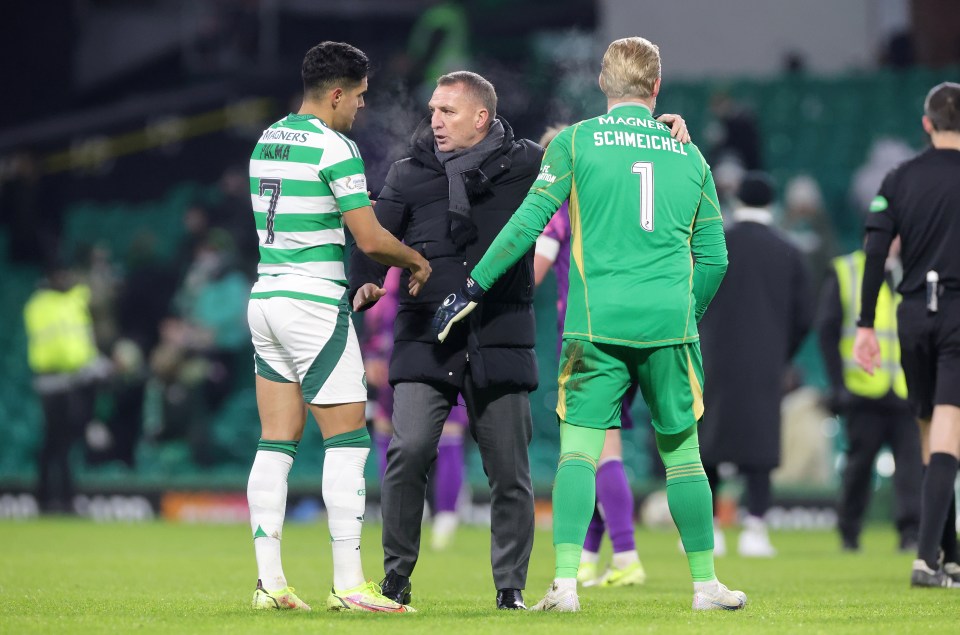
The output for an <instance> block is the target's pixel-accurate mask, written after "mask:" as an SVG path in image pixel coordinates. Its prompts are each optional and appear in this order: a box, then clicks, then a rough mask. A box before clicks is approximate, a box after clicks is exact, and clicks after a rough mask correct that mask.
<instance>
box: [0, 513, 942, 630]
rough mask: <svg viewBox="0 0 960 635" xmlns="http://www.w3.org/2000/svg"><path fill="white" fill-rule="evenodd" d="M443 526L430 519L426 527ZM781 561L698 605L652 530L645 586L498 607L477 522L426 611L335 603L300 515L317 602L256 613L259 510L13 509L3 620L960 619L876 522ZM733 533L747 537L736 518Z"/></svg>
mask: <svg viewBox="0 0 960 635" xmlns="http://www.w3.org/2000/svg"><path fill="white" fill-rule="evenodd" d="M379 529H380V528H379V526H377V525H370V526H369V527H367V529H366V532H365V534H364V547H363V555H364V565H365V571H366V574H367V576H368V577H371V578H374V579H379V578H380V577H381V568H380V557H381V551H380V545H379V538H380V530H379ZM426 538H427V535H426V532H425V542H427V541H426ZM773 540H774V543H775V544H776V546H777V547H778V548H779V550H780V555H779V556H778V557H776V558H773V559H770V560H748V559H743V558H739V557H737V556H727V557H725V558H720V559H718V564H717V569H718V574H719V576H720V579H721V580H723V581H724V582H726V583H727V584H728V585H729V586H731V587H732V588H738V589H742V590H744V591H745V592H746V593H747V595H748V596H749V603H748V605H747V608H746V609H745V610H744V611H739V612H729V613H728V612H723V611H711V612H708V613H694V612H693V611H691V610H690V600H691V596H692V593H691V587H690V582H689V577H688V573H687V567H686V563H685V560H684V558H683V556H682V555H681V554H680V553H679V552H678V551H677V538H676V533H675V532H672V531H648V530H642V531H640V532H639V533H638V541H637V544H638V548H639V550H640V554H641V557H642V559H643V563H644V565H645V566H646V569H647V573H648V581H647V583H646V584H645V585H644V586H642V587H634V588H628V589H613V590H607V589H586V590H583V591H581V602H582V604H583V612H582V613H580V614H576V615H570V614H536V613H513V612H498V611H496V610H495V609H494V595H495V591H494V588H493V583H492V580H491V577H490V561H489V556H488V553H489V551H488V549H489V533H488V532H487V531H486V530H483V529H479V528H472V527H468V528H464V529H462V530H461V531H460V533H458V535H457V537H456V540H455V543H454V546H453V547H452V548H451V549H450V550H449V551H447V552H444V553H433V552H430V551H429V550H425V551H424V553H423V556H422V557H421V559H420V563H419V565H418V568H417V571H416V573H415V576H414V578H413V582H414V606H416V607H417V608H418V609H419V612H418V613H416V614H413V615H369V614H362V615H361V614H348V615H344V614H335V613H328V612H326V611H324V610H322V608H323V604H324V599H325V598H326V593H327V591H328V589H329V586H330V583H331V579H332V577H331V571H330V551H329V546H328V542H327V533H326V526H325V524H323V523H312V524H288V525H287V527H286V528H285V530H284V569H285V572H286V574H287V577H288V580H289V581H290V582H291V584H293V585H294V586H296V587H297V592H298V594H300V596H301V597H302V598H303V599H304V600H306V601H307V602H308V603H311V604H313V606H314V607H315V610H314V611H313V612H312V613H304V614H290V613H278V612H269V613H268V612H253V611H252V610H250V608H249V601H250V597H251V595H252V592H253V587H254V585H255V583H256V568H255V565H254V560H253V548H252V545H251V541H250V535H249V529H248V528H247V527H246V526H243V525H227V526H210V525H208V526H192V525H171V524H165V523H159V522H158V523H150V524H130V525H128V524H95V523H91V522H85V521H79V520H76V521H75V520H41V521H33V522H0V545H2V547H0V574H2V575H0V598H2V602H0V633H56V634H73V633H230V634H231V635H240V634H242V633H255V634H258V635H274V634H280V633H312V634H315V633H363V634H365V635H366V634H370V633H391V635H394V634H395V635H400V634H403V633H418V634H424V633H426V634H428V635H433V634H436V635H441V634H445V633H456V635H470V634H472V633H499V632H522V633H524V635H534V634H537V633H544V634H546V633H550V634H551V635H557V634H558V633H562V634H563V635H567V634H568V633H581V632H582V633H605V634H611V633H617V632H620V633H638V632H657V633H681V632H682V633H709V634H710V635H716V634H721V633H737V634H741V633H776V634H778V635H780V634H783V633H870V634H871V635H880V634H885V633H913V632H943V633H946V632H956V628H957V625H958V624H960V590H951V589H943V590H940V589H934V590H911V589H910V588H909V587H908V578H909V569H910V562H911V556H910V555H904V554H898V553H896V552H895V550H894V545H895V536H894V534H893V532H892V531H890V530H886V529H880V528H876V529H872V530H871V531H869V532H868V533H867V534H866V535H865V536H864V541H863V547H864V549H863V551H862V552H861V553H860V554H842V553H840V552H839V550H838V546H837V544H838V543H837V539H836V537H835V535H834V534H832V533H827V532H808V533H800V532H789V533H777V534H775V535H774V536H773ZM728 542H729V543H730V544H731V545H735V544H736V539H735V533H734V532H730V533H729V534H728ZM552 553H553V552H552V547H551V544H550V534H549V532H545V531H538V532H537V536H536V541H535V546H534V552H533V558H532V561H531V566H530V573H529V577H528V589H527V591H526V599H527V601H528V603H529V604H533V603H534V602H536V601H537V600H538V599H539V598H540V597H541V595H542V594H543V592H544V591H545V590H546V588H547V585H548V584H549V581H550V579H551V577H552Z"/></svg>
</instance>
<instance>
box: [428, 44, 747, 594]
mask: <svg viewBox="0 0 960 635" xmlns="http://www.w3.org/2000/svg"><path fill="white" fill-rule="evenodd" d="M600 88H601V89H602V90H603V92H604V94H605V95H606V96H607V107H608V113H607V114H605V115H601V116H599V117H594V118H593V119H588V120H585V121H581V122H580V123H577V124H574V125H573V126H570V127H569V128H566V129H565V130H563V131H561V132H560V133H559V134H558V135H557V137H556V138H555V139H554V140H553V141H552V142H551V143H550V145H549V147H548V148H547V151H546V154H545V155H544V158H543V166H542V168H541V171H540V175H539V176H538V177H537V180H536V181H535V182H534V184H533V186H532V187H531V189H530V192H529V193H528V194H527V197H526V199H524V201H523V204H522V205H521V206H520V208H519V209H518V210H517V212H516V213H515V214H514V215H513V217H512V218H511V219H510V221H509V222H508V223H507V225H506V226H505V227H504V229H503V230H502V231H501V232H500V234H499V236H497V238H496V240H494V242H493V244H492V245H491V246H490V248H489V249H488V250H487V252H486V254H485V255H484V257H483V258H482V259H481V260H480V262H479V263H478V264H477V265H476V267H474V269H473V271H472V274H471V277H470V278H468V279H467V283H466V284H465V285H464V287H463V288H462V289H461V290H460V291H458V292H456V293H452V294H450V296H448V297H447V298H446V300H445V301H444V303H443V306H441V307H440V308H439V309H438V310H437V314H436V317H435V318H434V328H435V330H436V332H437V335H438V337H439V339H440V340H441V341H442V340H443V339H445V338H446V335H447V334H448V333H449V331H450V327H451V326H452V325H453V324H454V323H455V322H457V321H458V320H460V319H462V318H463V317H464V316H465V315H466V314H468V313H469V312H470V311H472V310H473V308H474V307H475V306H476V304H477V303H478V302H481V301H482V299H481V298H482V296H483V293H484V291H485V290H486V289H489V288H490V287H491V286H492V285H493V283H494V282H495V281H496V280H497V278H498V277H499V276H500V275H501V274H502V273H503V272H504V271H505V270H506V269H507V268H508V267H510V266H511V265H512V264H513V263H514V262H516V260H517V259H518V258H520V257H521V256H522V255H523V254H525V253H526V252H527V251H529V250H530V248H531V247H533V245H534V243H535V242H536V240H537V237H538V236H539V235H540V233H541V232H542V231H543V229H544V227H545V226H546V224H547V222H548V221H549V220H550V217H551V216H553V214H554V212H556V211H557V209H558V208H559V207H560V205H561V204H562V202H563V201H564V200H567V199H569V201H570V205H569V213H570V225H571V259H572V261H573V264H574V266H573V267H572V268H571V270H570V288H569V295H568V298H567V302H568V304H567V313H566V322H565V324H564V333H563V350H562V353H561V360H560V369H559V378H558V383H559V395H558V401H557V418H558V419H559V422H560V460H559V466H558V468H557V475H556V480H555V482H554V489H553V542H554V546H555V549H556V575H555V578H554V582H553V584H552V585H551V587H550V589H549V591H548V592H547V595H546V597H544V598H543V600H541V601H540V602H539V603H538V604H537V605H536V606H534V609H535V610H541V611H578V610H580V601H579V599H578V597H577V579H576V577H577V569H578V565H579V563H580V553H581V550H582V546H583V541H584V536H585V535H586V530H587V525H588V524H589V523H590V517H591V515H592V514H593V509H594V503H595V495H596V491H595V485H594V484H595V480H596V472H597V463H598V460H599V458H600V455H601V450H602V448H603V444H604V437H605V431H606V430H607V429H608V428H611V427H619V425H620V408H621V402H622V400H623V396H624V393H625V392H626V390H627V388H628V387H629V385H630V383H631V381H636V382H637V383H638V384H639V385H640V390H641V392H642V394H643V398H644V400H645V401H646V403H647V405H648V406H649V408H650V413H651V416H652V424H653V426H654V428H655V431H656V440H657V448H658V450H659V451H660V456H661V458H662V459H663V463H664V466H665V467H666V471H667V500H668V503H669V505H670V512H671V515H672V516H673V519H674V522H675V523H676V525H677V528H678V529H679V530H680V537H681V539H682V541H683V545H684V550H685V551H686V555H687V560H688V563H689V566H690V573H691V577H692V578H693V587H694V595H693V608H694V609H696V610H705V609H726V610H735V609H740V608H743V606H744V605H745V604H746V601H747V598H746V595H745V594H744V593H743V592H741V591H731V590H729V589H727V587H725V586H724V585H723V584H721V583H720V582H719V581H718V580H717V577H716V574H715V572H714V563H713V520H712V516H713V514H712V506H713V505H712V495H711V493H710V486H709V484H708V482H707V476H706V474H705V473H704V470H703V464H702V463H701V460H700V450H699V445H698V441H697V422H698V421H699V420H700V418H701V417H702V416H703V398H702V395H703V393H702V385H703V369H702V364H701V360H700V347H699V335H698V333H697V322H698V321H699V319H700V317H701V316H702V315H703V313H704V311H706V309H707V305H708V304H709V303H710V300H711V299H712V298H713V295H714V294H715V293H716V290H717V288H718V287H719V285H720V281H721V280H722V279H723V274H724V272H725V271H726V267H727V250H726V244H725V242H724V235H723V223H722V218H721V215H720V209H719V207H718V205H717V193H716V187H715V186H714V183H713V176H712V175H711V173H710V168H709V166H708V165H707V163H706V161H705V160H704V158H703V156H702V155H701V153H700V151H699V150H698V149H697V147H696V146H695V145H693V144H691V143H687V144H683V143H680V142H679V141H677V140H676V139H672V138H671V137H670V132H669V130H668V129H667V128H666V126H663V125H662V124H660V123H658V122H657V121H656V120H654V118H653V116H652V115H651V112H652V110H653V107H654V104H655V102H656V96H657V94H658V93H659V92H660V52H659V49H658V48H657V46H656V45H654V44H652V43H651V42H649V41H648V40H645V39H643V38H640V37H631V38H625V39H621V40H617V41H615V42H613V43H612V44H611V45H610V46H609V48H608V49H607V52H606V53H605V54H604V57H603V64H602V70H601V73H600ZM694 260H695V262H694Z"/></svg>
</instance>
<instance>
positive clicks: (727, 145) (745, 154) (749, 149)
mask: <svg viewBox="0 0 960 635" xmlns="http://www.w3.org/2000/svg"><path fill="white" fill-rule="evenodd" d="M710 112H711V113H712V114H713V121H712V122H711V123H710V125H709V126H708V127H707V140H708V141H709V143H710V163H711V164H716V163H719V162H720V161H721V160H723V159H724V158H725V157H733V158H735V159H737V160H738V161H740V163H741V165H743V167H744V168H746V169H747V170H759V169H760V168H762V167H763V160H762V158H761V155H760V129H759V127H758V125H757V117H756V115H754V114H753V111H752V110H750V109H749V108H747V107H746V106H744V105H743V104H740V103H738V102H737V101H736V100H734V98H733V97H731V96H730V94H729V93H727V92H726V91H722V90H721V91H718V92H716V93H714V94H713V97H711V99H710Z"/></svg>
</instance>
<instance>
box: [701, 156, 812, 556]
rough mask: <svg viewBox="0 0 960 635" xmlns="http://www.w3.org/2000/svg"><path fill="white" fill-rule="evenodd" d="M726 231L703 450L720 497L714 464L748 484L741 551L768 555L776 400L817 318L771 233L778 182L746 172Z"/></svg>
mask: <svg viewBox="0 0 960 635" xmlns="http://www.w3.org/2000/svg"><path fill="white" fill-rule="evenodd" d="M738 198H739V199H740V201H741V202H742V203H743V207H740V208H738V209H737V210H736V211H735V212H734V213H733V219H732V220H733V222H732V223H731V224H730V225H729V226H728V229H727V231H726V238H727V251H728V253H729V259H730V265H729V268H728V269H727V275H726V277H725V278H724V281H723V284H722V285H721V286H720V290H719V291H718V292H717V295H716V296H715V297H714V299H713V302H712V303H711V304H710V310H709V311H707V313H706V315H704V318H703V321H702V322H701V323H700V347H701V350H702V352H703V366H704V376H705V377H706V381H705V384H704V406H705V408H706V410H705V412H704V419H703V422H702V423H701V425H700V452H701V455H702V456H703V464H704V467H705V469H706V471H707V476H708V477H709V478H710V480H711V486H712V487H713V489H714V491H716V486H717V483H718V477H717V469H716V468H717V466H718V465H719V464H720V463H733V464H735V465H736V466H737V468H738V469H739V472H740V473H741V474H742V475H743V476H744V477H745V480H746V494H747V500H746V503H747V511H748V513H749V516H748V518H747V520H746V522H745V524H744V527H745V530H746V531H744V533H743V534H742V535H741V537H740V552H741V553H742V554H743V555H749V556H771V555H773V549H772V547H771V546H770V544H769V539H768V538H767V535H766V529H765V528H764V526H763V525H762V518H763V515H764V514H765V513H766V511H767V509H769V507H770V472H771V471H772V470H773V469H774V468H775V467H777V465H779V463H780V402H781V398H782V396H783V385H784V376H785V373H786V370H787V365H788V363H789V361H790V359H791V358H792V357H793V355H794V354H795V353H796V352H797V349H798V348H799V347H800V344H801V342H802V341H803V338H804V336H805V335H806V334H807V332H808V331H809V329H810V324H811V322H812V321H813V298H812V289H811V287H810V280H809V275H808V274H807V271H806V268H805V265H804V263H803V258H802V256H801V254H800V251H799V250H798V249H797V248H796V247H795V246H794V245H793V244H791V243H790V242H789V241H788V240H787V239H786V238H785V237H784V236H783V235H782V234H781V233H780V232H779V231H777V230H776V229H775V228H773V227H772V226H771V225H772V220H773V216H772V214H771V213H770V211H769V209H768V208H769V206H770V204H771V203H772V202H773V186H772V184H771V183H770V181H769V179H768V177H766V176H765V175H764V174H762V173H758V172H751V173H748V174H747V175H746V176H745V177H744V180H743V183H742V184H741V186H740V191H739V194H738Z"/></svg>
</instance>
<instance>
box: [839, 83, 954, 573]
mask: <svg viewBox="0 0 960 635" xmlns="http://www.w3.org/2000/svg"><path fill="white" fill-rule="evenodd" d="M923 129H924V130H925V131H926V132H927V134H929V135H930V141H931V143H932V145H933V147H932V148H929V149H927V150H926V151H924V152H922V153H921V154H919V155H918V156H916V157H915V158H913V159H910V160H909V161H906V162H905V163H903V164H901V165H900V166H898V167H897V168H896V169H894V170H893V171H891V172H890V173H889V174H888V175H887V176H886V178H885V179H884V181H883V185H881V186H880V193H879V194H878V196H877V197H876V198H875V199H874V200H873V203H872V204H871V205H870V213H869V214H868V217H867V222H866V228H867V232H866V234H867V235H866V243H865V247H864V250H865V251H866V254H867V257H866V267H865V271H864V275H863V286H862V290H861V307H860V320H859V321H858V323H857V326H858V327H859V328H858V329H857V338H856V342H855V344H854V357H855V358H856V360H857V362H858V363H859V364H860V365H861V366H862V367H863V369H864V370H866V371H867V372H868V373H871V374H872V373H873V369H874V368H876V367H877V365H878V364H879V362H880V347H879V345H878V343H877V336H876V333H875V332H874V330H873V320H874V312H875V309H876V303H877V295H878V293H879V291H880V285H881V284H882V282H883V275H884V260H885V259H886V257H887V250H888V248H889V247H890V243H891V241H892V240H893V237H894V236H896V235H899V236H900V237H901V240H902V244H903V247H902V252H901V256H902V260H903V281H902V282H901V283H900V287H899V291H900V293H901V294H902V295H903V301H902V302H901V304H900V307H899V308H898V310H897V319H898V323H899V335H900V348H901V363H902V364H903V370H904V373H905V374H906V379H907V388H908V392H909V398H910V401H911V403H912V405H913V407H914V409H915V413H916V415H917V416H918V418H919V421H920V431H921V444H922V446H923V450H924V455H925V456H926V455H927V454H929V457H930V460H929V463H928V465H927V470H926V474H925V476H924V479H923V487H922V489H921V499H920V501H921V517H920V535H919V539H918V547H917V560H915V561H914V563H913V572H912V575H911V577H910V584H911V585H912V586H915V587H954V588H958V589H960V567H958V564H957V558H956V528H955V522H956V507H955V504H954V494H953V483H954V479H955V478H956V475H957V457H958V456H960V84H956V83H952V82H945V83H943V84H939V85H937V86H935V87H934V88H933V89H932V90H931V91H930V92H929V93H928V94H927V99H926V101H925V102H924V115H923ZM948 516H949V518H948ZM948 523H949V526H946V525H947V524H948ZM948 534H949V536H948V537H949V538H952V545H953V549H952V550H953V553H952V554H951V553H949V552H948V551H949V549H948V550H947V551H946V552H945V554H944V556H945V557H944V560H945V563H944V565H943V566H942V567H941V566H940V563H939V553H938V552H939V547H940V542H941V538H942V537H944V536H947V535H948ZM945 542H946V541H945Z"/></svg>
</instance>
